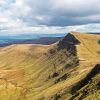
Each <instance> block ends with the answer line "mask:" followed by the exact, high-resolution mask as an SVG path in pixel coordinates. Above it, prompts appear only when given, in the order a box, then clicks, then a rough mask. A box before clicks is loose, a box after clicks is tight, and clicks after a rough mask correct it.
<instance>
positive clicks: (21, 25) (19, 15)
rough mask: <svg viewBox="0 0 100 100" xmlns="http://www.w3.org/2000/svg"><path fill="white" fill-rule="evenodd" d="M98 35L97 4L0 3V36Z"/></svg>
mask: <svg viewBox="0 0 100 100" xmlns="http://www.w3.org/2000/svg"><path fill="white" fill-rule="evenodd" d="M68 31H82V32H100V0H0V34H7V33H55V32H56V33H60V32H61V33H63V32H64V33H65V32H68Z"/></svg>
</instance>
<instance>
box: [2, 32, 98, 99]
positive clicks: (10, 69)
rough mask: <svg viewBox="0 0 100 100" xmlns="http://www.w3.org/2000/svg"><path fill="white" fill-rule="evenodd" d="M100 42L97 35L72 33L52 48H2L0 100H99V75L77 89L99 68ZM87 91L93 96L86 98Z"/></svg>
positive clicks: (49, 46)
mask: <svg viewBox="0 0 100 100" xmlns="http://www.w3.org/2000/svg"><path fill="white" fill-rule="evenodd" d="M99 39H100V36H98V35H92V34H85V33H84V34H82V33H79V32H70V33H68V34H67V35H66V36H65V37H64V38H63V39H60V40H59V41H58V42H56V43H54V44H51V45H33V44H14V45H11V46H7V47H4V48H0V84H1V89H0V92H1V94H0V100H11V99H14V100H25V99H26V100H75V99H76V100H77V99H83V98H85V99H86V100H88V99H91V98H92V97H93V96H94V100H97V99H98V98H99V91H100V90H99V89H98V87H99V86H100V85H98V84H99V82H100V81H99V79H100V74H99V73H97V72H96V74H95V75H94V76H93V77H92V78H93V79H91V82H90V79H89V80H87V82H86V84H85V85H82V86H81V88H78V87H79V86H80V83H79V82H82V80H84V79H87V76H89V77H90V76H91V75H90V74H91V71H92V72H94V71H95V68H97V67H96V65H100V55H99V53H98V52H99V51H100V44H98V40H99ZM98 71H100V67H98ZM82 83H83V82H82ZM86 87H88V89H89V90H90V92H89V91H88V90H87V93H86V94H85V91H86ZM93 89H95V90H96V92H94V90H93ZM92 90H93V93H92V92H91V91H92ZM4 95H5V97H4ZM96 95H98V96H96Z"/></svg>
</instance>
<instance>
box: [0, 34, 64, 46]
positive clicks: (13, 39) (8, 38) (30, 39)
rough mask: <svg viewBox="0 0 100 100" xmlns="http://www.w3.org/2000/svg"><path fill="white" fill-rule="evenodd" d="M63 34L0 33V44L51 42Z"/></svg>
mask: <svg viewBox="0 0 100 100" xmlns="http://www.w3.org/2000/svg"><path fill="white" fill-rule="evenodd" d="M64 36H65V34H61V33H58V34H56V33H55V34H19V35H17V34H14V35H13V34H12V35H1V36H0V46H1V47H3V46H7V45H11V44H23V43H27V44H45V45H48V44H52V43H54V42H57V41H58V40H59V39H61V38H62V37H64Z"/></svg>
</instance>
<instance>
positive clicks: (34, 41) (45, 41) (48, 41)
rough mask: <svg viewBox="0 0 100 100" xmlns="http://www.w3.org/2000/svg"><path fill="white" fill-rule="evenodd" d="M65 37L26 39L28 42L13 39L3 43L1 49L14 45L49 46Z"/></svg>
mask: <svg viewBox="0 0 100 100" xmlns="http://www.w3.org/2000/svg"><path fill="white" fill-rule="evenodd" d="M62 38H63V37H41V38H37V39H26V40H20V39H17V40H16V39H15V40H14V39H13V40H9V41H8V42H6V43H5V42H1V43H0V47H5V46H8V45H12V44H43V45H49V44H52V43H55V42H57V41H58V40H60V39H62Z"/></svg>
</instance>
